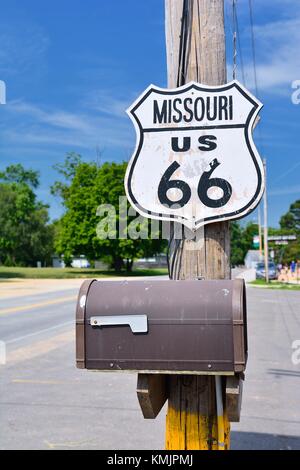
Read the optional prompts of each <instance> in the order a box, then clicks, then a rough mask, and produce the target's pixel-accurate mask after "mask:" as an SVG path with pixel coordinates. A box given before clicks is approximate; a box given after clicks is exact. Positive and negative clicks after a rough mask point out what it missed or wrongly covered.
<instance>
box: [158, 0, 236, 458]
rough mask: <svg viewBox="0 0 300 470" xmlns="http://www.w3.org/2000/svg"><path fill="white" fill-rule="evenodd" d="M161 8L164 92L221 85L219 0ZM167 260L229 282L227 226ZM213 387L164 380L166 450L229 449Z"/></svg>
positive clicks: (185, 272)
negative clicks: (188, 86)
mask: <svg viewBox="0 0 300 470" xmlns="http://www.w3.org/2000/svg"><path fill="white" fill-rule="evenodd" d="M165 8H166V44H167V64H168V86H169V88H174V87H176V86H178V85H183V84H184V83H187V82H189V81H191V80H194V81H197V82H199V83H202V84H206V85H222V84H224V83H226V57H225V31H224V4H223V0H165ZM170 260H171V261H172V263H171V266H172V269H171V273H170V274H171V277H172V279H198V278H199V279H229V278H230V277H231V270H230V230H229V223H228V222H218V223H213V224H209V225H207V226H205V227H204V229H199V231H198V233H197V237H196V239H195V240H187V239H183V240H181V241H176V240H174V238H173V239H172V242H171V243H170ZM199 282H201V280H199ZM216 384H217V390H218V394H219V396H220V388H219V385H220V384H221V386H222V387H223V388H224V381H223V380H222V379H220V378H218V379H216V377H215V376H213V375H207V376H199V375H198V376H197V375H174V376H170V377H169V379H168V394H169V404H168V413H167V420H166V448H167V449H168V450H172V449H173V450H183V449H188V450H191V449H224V448H225V449H227V448H228V447H229V434H230V427H229V422H228V420H227V418H226V410H224V411H223V410H222V411H221V413H222V416H219V417H218V413H217V406H216ZM221 392H222V390H221ZM222 441H223V442H222Z"/></svg>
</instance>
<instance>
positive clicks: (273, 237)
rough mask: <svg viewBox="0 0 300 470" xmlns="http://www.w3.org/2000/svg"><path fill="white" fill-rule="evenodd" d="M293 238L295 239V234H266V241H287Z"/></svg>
mask: <svg viewBox="0 0 300 470" xmlns="http://www.w3.org/2000/svg"><path fill="white" fill-rule="evenodd" d="M293 240H297V236H296V235H270V236H268V241H269V242H273V241H286V242H289V241H293Z"/></svg>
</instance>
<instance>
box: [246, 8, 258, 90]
mask: <svg viewBox="0 0 300 470" xmlns="http://www.w3.org/2000/svg"><path fill="white" fill-rule="evenodd" d="M248 4H249V16H250V28H251V45H252V61H253V73H254V85H255V94H256V96H257V97H258V86H257V73H256V52H255V40H254V27H253V8H252V0H248Z"/></svg>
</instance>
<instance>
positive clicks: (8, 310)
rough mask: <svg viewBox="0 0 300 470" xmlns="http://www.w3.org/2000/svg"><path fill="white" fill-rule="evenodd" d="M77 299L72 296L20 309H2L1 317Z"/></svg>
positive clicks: (0, 311)
mask: <svg viewBox="0 0 300 470" xmlns="http://www.w3.org/2000/svg"><path fill="white" fill-rule="evenodd" d="M76 299H77V296H76V295H72V296H70V297H62V298H59V299H53V300H45V302H39V303H36V304H31V305H22V306H20V307H11V308H5V309H0V316H2V315H7V314H8V313H16V312H24V311H26V310H32V309H34V308H40V307H46V306H47V305H55V304H60V303H63V302H69V301H70V300H76Z"/></svg>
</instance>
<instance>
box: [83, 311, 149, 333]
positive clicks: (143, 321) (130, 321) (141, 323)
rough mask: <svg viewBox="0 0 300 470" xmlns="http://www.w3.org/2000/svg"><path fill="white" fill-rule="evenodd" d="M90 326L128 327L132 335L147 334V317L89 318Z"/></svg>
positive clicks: (110, 316)
mask: <svg viewBox="0 0 300 470" xmlns="http://www.w3.org/2000/svg"><path fill="white" fill-rule="evenodd" d="M90 325H92V326H100V327H101V326H119V325H128V326H130V328H131V331H132V333H148V319H147V315H107V316H99V317H91V318H90Z"/></svg>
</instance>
